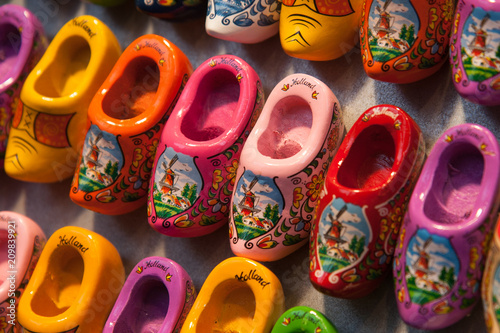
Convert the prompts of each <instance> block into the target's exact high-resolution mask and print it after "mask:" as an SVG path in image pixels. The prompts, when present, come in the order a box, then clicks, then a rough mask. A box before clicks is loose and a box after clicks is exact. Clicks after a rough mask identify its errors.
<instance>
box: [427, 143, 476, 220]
mask: <svg viewBox="0 0 500 333" xmlns="http://www.w3.org/2000/svg"><path fill="white" fill-rule="evenodd" d="M483 173H484V158H483V155H482V154H481V153H480V152H479V150H478V149H477V148H476V147H474V146H473V145H471V144H469V143H457V144H453V145H450V146H448V147H447V148H446V149H445V150H444V151H443V153H442V154H441V156H440V158H439V162H438V165H437V167H436V170H435V172H434V179H433V181H432V187H431V189H430V190H429V194H428V195H427V197H426V200H425V203H424V213H425V215H426V216H427V217H428V218H430V219H431V220H433V221H436V222H439V223H444V224H454V223H460V222H463V221H465V220H467V219H469V217H474V216H475V213H474V212H473V209H474V206H475V205H476V202H477V200H478V194H479V192H480V190H481V181H482V179H483Z"/></svg>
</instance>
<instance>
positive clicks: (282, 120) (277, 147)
mask: <svg viewBox="0 0 500 333" xmlns="http://www.w3.org/2000/svg"><path fill="white" fill-rule="evenodd" d="M311 126H312V111H311V107H310V106H309V103H308V102H307V101H305V100H304V99H303V98H302V97H299V96H288V97H285V98H283V99H281V100H280V101H278V103H276V105H275V106H274V109H273V111H272V113H271V117H270V119H269V124H268V126H267V128H266V130H265V131H264V133H262V135H261V136H260V138H259V141H258V143H257V147H258V149H259V152H260V153H261V154H262V155H265V156H268V157H271V158H273V159H284V158H289V157H292V156H294V155H295V154H297V153H298V152H299V151H301V150H302V148H303V147H304V146H305V144H306V141H307V138H308V137H309V133H310V132H311Z"/></svg>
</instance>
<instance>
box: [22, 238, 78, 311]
mask: <svg viewBox="0 0 500 333" xmlns="http://www.w3.org/2000/svg"><path fill="white" fill-rule="evenodd" d="M83 272H84V263H83V258H82V256H81V255H80V253H79V250H77V249H76V248H74V247H73V246H71V245H63V246H59V247H57V248H56V249H55V250H54V252H53V253H52V254H51V256H50V258H49V262H48V266H47V271H46V273H45V277H44V279H43V282H42V283H41V284H40V286H39V287H38V289H37V290H35V291H34V295H33V298H32V300H31V308H32V310H33V313H35V314H37V315H39V316H43V317H54V316H57V315H60V314H61V313H63V312H65V311H66V310H68V308H69V307H70V306H71V305H73V304H74V303H75V301H76V300H77V299H78V298H79V296H80V295H79V294H80V287H81V284H82V278H83Z"/></svg>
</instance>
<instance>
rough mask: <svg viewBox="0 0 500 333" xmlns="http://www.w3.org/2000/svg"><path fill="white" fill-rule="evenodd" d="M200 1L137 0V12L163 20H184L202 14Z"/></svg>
mask: <svg viewBox="0 0 500 333" xmlns="http://www.w3.org/2000/svg"><path fill="white" fill-rule="evenodd" d="M202 5H203V3H202V1H200V0H135V6H136V8H137V10H139V11H140V12H143V13H144V14H147V15H151V16H155V17H158V18H162V19H175V18H184V17H187V16H189V15H194V14H196V13H198V12H201V11H202V10H203V9H204V7H203V6H202Z"/></svg>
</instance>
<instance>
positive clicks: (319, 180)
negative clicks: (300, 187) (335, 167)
mask: <svg viewBox="0 0 500 333" xmlns="http://www.w3.org/2000/svg"><path fill="white" fill-rule="evenodd" d="M323 181H324V179H323V170H322V171H320V173H319V174H317V175H314V176H313V177H312V179H311V182H310V183H308V184H307V185H306V187H307V188H308V189H309V190H308V191H307V193H306V195H307V196H308V197H309V198H310V199H311V201H316V199H318V196H319V193H320V192H321V189H322V187H323Z"/></svg>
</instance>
